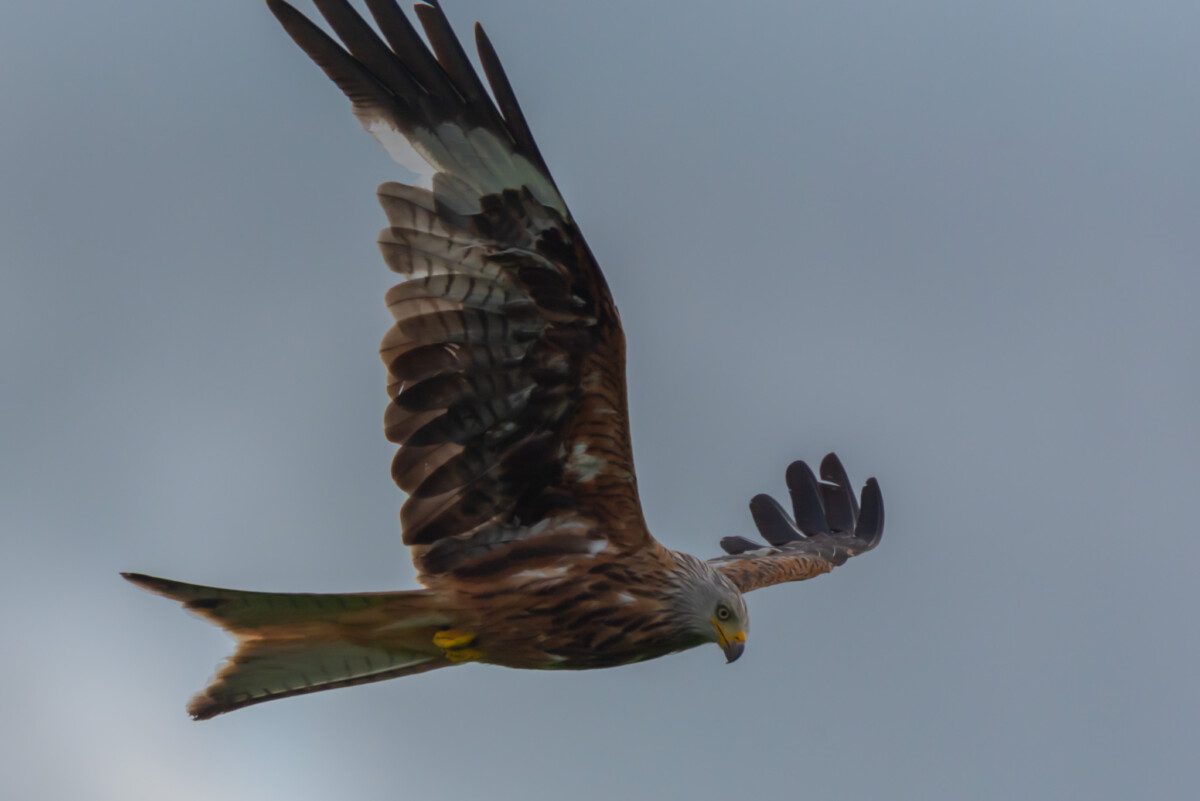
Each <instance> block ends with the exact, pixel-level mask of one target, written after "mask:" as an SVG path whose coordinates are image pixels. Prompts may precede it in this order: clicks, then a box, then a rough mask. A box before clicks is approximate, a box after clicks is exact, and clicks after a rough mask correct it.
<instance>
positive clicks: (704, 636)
mask: <svg viewBox="0 0 1200 801" xmlns="http://www.w3.org/2000/svg"><path fill="white" fill-rule="evenodd" d="M676 557H677V559H678V560H679V561H678V564H679V569H678V570H677V572H676V581H677V583H676V587H675V590H676V591H675V593H674V606H675V612H676V614H677V615H679V618H680V622H681V623H682V624H683V625H684V626H685V627H686V629H687V635H688V636H689V638H691V639H692V640H694V641H695V642H715V643H717V644H718V645H720V646H721V650H722V651H724V652H725V660H726V661H727V662H732V661H734V660H735V659H737V658H738V657H739V656H741V655H742V651H744V650H745V649H746V635H747V633H749V631H750V615H749V613H748V612H747V611H746V601H745V600H744V599H743V598H742V593H741V592H740V591H739V590H738V588H737V587H735V586H734V584H733V582H732V581H730V580H729V579H728V578H726V577H725V575H724V574H722V573H721V572H720V571H718V570H715V569H713V568H712V567H711V566H710V565H709V564H708V563H706V562H703V561H701V560H699V559H697V558H695V557H694V556H690V555H688V554H676Z"/></svg>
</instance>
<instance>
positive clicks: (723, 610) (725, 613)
mask: <svg viewBox="0 0 1200 801" xmlns="http://www.w3.org/2000/svg"><path fill="white" fill-rule="evenodd" d="M732 615H733V612H730V611H729V607H728V606H726V605H725V604H721V605H720V606H718V607H717V620H729V618H730V617H731V616H732Z"/></svg>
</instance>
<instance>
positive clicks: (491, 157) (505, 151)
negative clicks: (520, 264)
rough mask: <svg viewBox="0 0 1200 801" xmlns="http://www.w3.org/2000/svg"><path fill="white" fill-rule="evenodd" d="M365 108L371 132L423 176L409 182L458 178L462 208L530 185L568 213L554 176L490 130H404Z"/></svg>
mask: <svg viewBox="0 0 1200 801" xmlns="http://www.w3.org/2000/svg"><path fill="white" fill-rule="evenodd" d="M357 111H359V110H358V109H356V112H357ZM361 111H362V113H361V114H359V115H357V116H358V118H359V122H361V123H362V126H363V127H364V128H366V129H367V132H368V133H369V134H371V136H373V137H374V138H375V140H376V141H377V142H379V144H381V145H383V149H384V150H386V151H387V153H388V155H389V156H391V157H392V159H393V160H394V161H395V162H396V163H397V164H399V165H400V166H402V167H404V168H405V169H407V170H410V171H411V172H413V173H415V174H416V175H417V176H418V178H417V180H416V181H412V182H406V183H410V185H412V186H419V187H421V188H423V189H432V188H433V176H434V173H437V172H441V173H443V174H444V175H445V176H447V177H451V178H453V179H455V181H454V182H455V183H456V184H458V186H459V188H460V191H459V192H458V193H456V199H457V201H458V202H457V203H452V204H451V205H453V206H455V211H458V212H459V213H460V214H474V213H478V211H479V208H480V207H479V203H478V200H479V198H480V197H482V196H483V195H488V194H497V193H499V192H503V191H504V190H505V189H521V188H527V189H529V191H530V192H531V193H532V194H533V196H534V197H535V198H537V200H538V202H539V203H542V204H543V205H545V206H549V207H550V208H552V209H554V210H556V211H557V212H558V213H559V214H562V215H563V216H564V217H566V216H567V206H566V203H564V202H563V199H562V196H560V195H559V194H558V190H557V189H555V188H554V185H553V184H552V183H551V182H550V179H549V178H548V177H547V176H546V175H544V174H543V173H542V171H541V170H539V169H538V168H537V167H535V166H533V164H532V163H531V162H530V161H529V159H527V158H525V157H524V156H522V155H519V154H517V153H514V152H513V151H512V148H511V147H510V145H509V143H507V142H504V141H502V140H500V139H499V138H497V137H496V135H495V134H493V133H492V132H491V131H488V130H486V129H484V128H473V129H471V130H468V131H464V130H463V129H462V128H460V127H459V126H457V125H455V124H454V123H452V122H443V123H442V124H440V125H438V126H437V128H436V129H435V130H432V131H431V130H429V129H428V128H414V129H413V131H412V133H411V134H405V133H404V132H403V131H401V130H399V129H398V128H397V127H396V126H395V125H393V124H392V122H391V121H390V120H388V119H387V118H386V117H384V116H381V115H380V114H379V112H378V111H374V110H368V109H362V110H361ZM464 190H465V191H464Z"/></svg>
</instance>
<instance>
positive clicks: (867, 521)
mask: <svg viewBox="0 0 1200 801" xmlns="http://www.w3.org/2000/svg"><path fill="white" fill-rule="evenodd" d="M854 535H855V536H856V537H858V538H859V539H861V540H865V541H866V542H867V543H869V545H868V547H870V548H874V547H875V546H876V545H877V544H878V543H879V541H880V540H881V539H882V538H883V492H882V491H881V490H880V489H879V482H878V481H876V480H875V477H874V476H872V477H871V478H868V479H867V483H866V484H864V485H863V489H862V512H861V513H860V514H859V516H858V525H857V526H856V527H855V529H854Z"/></svg>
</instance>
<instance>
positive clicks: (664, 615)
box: [126, 0, 883, 718]
mask: <svg viewBox="0 0 1200 801" xmlns="http://www.w3.org/2000/svg"><path fill="white" fill-rule="evenodd" d="M315 2H316V5H317V7H318V9H319V10H320V12H321V14H322V15H323V16H324V17H325V19H326V21H327V22H328V23H329V25H330V26H331V27H332V29H333V31H334V33H336V35H337V36H338V37H339V38H340V39H341V44H339V43H338V42H336V41H334V40H333V39H332V38H330V37H329V36H328V35H327V34H326V33H324V32H323V31H322V30H321V29H319V28H318V27H316V26H315V25H313V24H312V23H311V22H310V21H309V20H308V19H306V18H305V17H304V16H303V15H301V14H300V13H299V12H297V11H296V10H295V9H293V8H292V7H291V6H289V5H287V4H286V3H285V2H282V0H268V5H269V6H270V8H271V10H272V12H273V13H274V14H275V15H276V17H277V18H278V19H279V20H280V22H281V23H282V24H283V27H284V28H285V30H286V31H287V32H288V34H289V35H290V36H291V37H292V38H293V39H294V40H295V41H296V42H297V44H299V45H300V47H301V48H302V49H303V50H304V51H305V52H306V53H307V54H308V55H309V57H311V58H312V59H313V60H314V61H315V62H316V63H317V64H318V65H319V66H320V67H321V68H322V69H323V70H324V71H325V72H326V74H327V75H328V76H329V77H330V78H332V79H333V80H334V82H335V83H337V85H338V86H339V87H340V88H341V89H342V91H343V92H345V94H346V95H347V96H348V97H349V98H350V100H351V103H352V107H353V111H354V114H355V116H356V117H358V119H359V121H360V122H361V123H362V124H363V126H364V127H365V128H366V129H367V130H368V131H369V132H370V133H371V134H372V135H373V136H375V137H376V139H378V140H379V141H380V142H381V143H382V144H383V145H384V147H385V148H386V149H387V150H388V152H389V153H390V154H392V155H393V156H394V157H395V158H396V159H397V160H399V161H401V162H402V163H404V164H406V165H412V164H417V166H420V165H421V164H424V165H425V166H426V167H429V168H431V172H430V173H429V174H428V175H426V176H425V178H426V179H427V186H417V185H406V184H400V183H394V182H388V183H385V184H383V185H382V186H381V187H380V188H379V198H380V202H381V204H382V206H383V209H384V212H385V214H386V216H387V220H388V225H387V227H386V228H384V230H383V232H382V233H381V234H380V237H379V245H380V249H381V251H382V254H383V257H384V260H385V261H386V262H387V264H388V266H389V267H390V268H391V269H392V270H393V271H394V272H396V273H398V274H399V275H400V276H401V281H400V283H398V284H397V285H396V286H394V287H393V288H392V289H391V290H390V291H389V292H388V293H387V296H386V301H387V304H388V307H389V309H390V310H391V312H392V316H393V318H394V320H395V323H394V325H393V326H392V327H391V329H390V330H389V331H388V332H387V334H386V335H385V337H384V339H383V343H382V345H381V347H380V354H381V356H382V358H383V361H384V364H385V365H386V367H387V372H388V395H389V404H388V407H387V411H386V412H385V415H384V430H385V434H386V436H387V437H388V438H389V439H390V440H392V441H393V442H395V443H397V444H398V445H399V446H400V447H399V449H398V451H397V453H396V457H395V459H394V461H393V463H392V475H393V478H394V479H395V480H396V483H397V484H398V485H399V486H400V488H401V489H402V490H404V491H405V492H407V493H408V500H407V501H406V502H405V504H404V507H403V510H402V511H401V522H402V527H403V539H404V542H405V544H406V545H408V546H409V547H410V549H411V553H412V558H413V561H414V564H415V565H416V567H417V571H418V579H419V580H420V582H421V584H422V585H423V587H424V589H420V590H409V591H399V592H390V593H358V594H346V595H341V594H338V595H312V594H289V593H258V592H245V591H238V590H225V589H219V588H213V587H205V586H200V585H194V584H186V583H183V582H177V581H171V580H168V579H160V578H153V577H150V576H145V575H142V574H126V577H127V578H129V579H130V580H131V581H134V582H135V583H137V584H139V585H141V586H143V587H145V588H147V589H150V590H152V591H155V592H158V593H160V594H163V595H166V596H168V597H171V598H174V599H176V600H178V601H181V602H183V603H184V605H185V606H186V607H187V608H189V609H191V610H193V611H195V612H197V613H198V614H200V615H202V616H204V617H206V618H207V619H209V620H211V621H213V622H215V623H217V624H218V625H220V626H222V627H224V628H225V629H226V630H228V631H229V632H231V633H232V634H234V635H235V636H236V637H237V638H238V640H239V647H238V650H237V652H236V653H235V654H234V656H233V657H231V659H230V661H229V662H228V663H227V664H226V665H225V667H224V668H223V669H222V670H221V672H220V673H219V674H218V675H217V677H216V679H215V680H214V681H213V683H212V684H210V686H209V687H208V688H207V689H206V690H204V691H203V692H202V693H201V694H199V695H198V696H196V697H195V698H194V699H193V700H192V703H191V705H190V706H189V711H190V712H191V713H192V714H193V715H194V716H195V717H197V718H207V717H211V716H213V715H216V714H220V713H222V712H226V711H229V710H232V709H237V708H240V707H243V706H247V705H249V704H253V703H257V702H260V701H265V700H270V699H273V698H281V697H286V696H289V695H297V694H301V693H306V692H313V691H316V690H324V689H330V688H333V687H342V686H347V685H351V684H360V683H364V682H371V681H378V680H381V679H386V678H392V677H396V676H404V675H411V674H414V673H420V672H424V671H427V670H431V669H436V668H442V667H447V666H450V665H453V664H458V663H461V662H483V663H488V664H495V665H502V666H506V667H514V668H531V669H586V668H600V667H612V666H616V665H624V664H630V663H634V662H640V661H644V660H646V659H652V658H655V657H659V656H663V655H665V654H669V653H673V652H676V651H680V650H684V649H687V648H691V647H694V646H696V645H700V644H702V643H708V642H715V643H717V644H719V645H720V646H721V648H722V650H723V651H724V652H725V655H726V658H727V659H728V660H729V661H732V660H734V659H736V658H737V657H738V656H740V655H741V653H742V650H743V648H744V646H745V641H746V634H747V631H748V627H749V617H748V614H747V612H746V607H745V602H744V600H743V598H742V593H744V592H748V591H750V590H752V589H756V588H758V587H763V586H767V585H770V584H774V583H779V582H782V581H797V580H802V579H807V578H811V577H813V576H816V575H820V574H821V573H824V572H827V571H829V570H830V569H832V568H833V567H834V566H835V565H839V564H841V563H843V562H844V561H845V560H846V559H848V558H849V557H850V556H853V555H855V554H857V553H861V552H862V551H865V550H869V549H870V548H872V547H874V545H875V544H876V543H877V542H878V540H879V537H880V535H881V533H882V526H883V517H882V515H883V509H882V500H881V498H880V495H879V490H878V485H877V484H875V482H874V479H871V480H870V481H868V483H867V485H866V487H865V488H864V490H863V495H862V507H861V509H860V508H859V503H858V501H857V500H856V498H855V496H854V493H853V492H852V490H851V488H850V483H849V480H848V479H847V478H846V475H845V471H844V470H843V468H842V466H841V463H840V462H839V461H838V460H837V458H836V457H834V456H833V455H832V454H830V455H829V456H827V457H826V458H825V460H824V461H822V463H821V466H820V477H821V480H819V481H818V479H817V478H816V476H814V474H813V472H812V471H811V470H810V469H809V468H808V467H807V466H806V465H804V463H802V462H796V463H794V464H793V465H792V466H791V467H790V468H789V469H788V476H787V483H788V488H789V490H790V492H791V495H792V501H793V509H794V512H795V523H793V522H792V521H791V520H789V519H788V516H787V515H786V514H785V513H784V512H783V511H782V510H781V509H780V507H779V506H778V504H776V503H775V502H774V501H772V500H771V499H770V498H767V497H766V496H757V497H756V498H755V499H754V500H753V501H752V502H751V512H752V514H753V515H754V519H755V522H756V524H757V525H758V528H759V531H760V532H761V533H762V535H763V537H764V538H765V539H766V540H767V544H763V543H755V542H752V541H750V540H746V539H743V538H740V537H728V538H725V539H724V540H722V546H723V547H724V548H725V550H726V551H727V553H728V554H729V555H727V556H724V557H719V558H717V559H711V560H708V561H704V560H700V559H697V558H696V557H693V556H690V555H688V554H684V553H681V552H676V551H672V550H670V549H668V548H666V547H664V546H663V545H661V544H660V543H659V542H657V541H656V540H655V539H654V537H652V536H651V534H650V532H649V530H648V529H647V527H646V523H645V520H644V519H643V516H642V509H641V502H640V500H639V498H638V490H637V479H636V475H635V472H634V466H633V456H632V448H631V445H630V437H629V415H628V409H627V404H626V391H625V338H624V333H623V332H622V329H621V324H620V318H619V315H618V313H617V309H616V305H615V303H614V302H613V299H612V296H611V295H610V293H609V290H608V286H607V284H606V282H605V280H604V277H603V274H602V273H601V271H600V268H599V266H598V265H597V263H596V261H595V258H594V257H593V255H592V253H591V251H590V249H589V248H588V246H587V243H586V241H585V240H584V238H583V236H582V234H581V232H580V231H579V228H578V226H577V225H576V223H575V221H574V219H573V218H572V216H571V214H570V211H569V210H568V208H567V205H566V202H565V201H564V200H563V197H562V195H561V193H560V192H559V190H558V187H557V186H556V185H555V183H554V180H553V179H552V177H551V176H550V172H549V169H548V168H547V167H546V164H545V162H544V160H543V159H542V157H541V154H540V152H539V151H538V148H537V145H536V144H535V143H534V140H533V137H532V135H531V133H530V132H529V128H528V125H527V123H526V121H525V118H524V115H523V114H522V112H521V110H520V107H519V106H518V105H517V102H516V98H515V95H514V94H513V92H512V88H511V86H510V85H509V83H508V80H507V78H506V77H505V75H504V71H503V69H502V68H501V67H500V62H499V59H498V58H497V56H496V54H495V51H494V49H493V48H492V46H491V44H490V42H489V41H488V40H487V37H486V36H485V35H484V34H483V31H482V29H481V28H479V27H478V26H477V27H476V40H477V44H478V49H479V56H480V61H481V62H482V64H483V68H484V73H485V74H486V76H487V79H488V82H489V84H490V86H491V96H490V97H489V94H488V91H487V90H486V89H485V88H484V86H483V84H482V82H481V81H480V80H479V78H478V76H477V75H476V73H475V70H474V68H473V67H472V66H471V64H470V62H469V61H468V60H467V58H466V55H465V53H464V52H463V50H462V47H461V45H460V44H459V43H458V40H457V39H456V38H455V36H454V34H453V32H452V31H451V29H450V25H449V23H448V22H447V20H446V18H445V16H444V15H443V14H442V12H441V9H440V8H439V7H438V6H437V5H436V3H432V4H428V5H418V6H417V8H416V11H417V16H418V17H419V19H420V22H421V24H422V26H423V28H424V31H425V35H426V38H427V40H428V46H427V45H426V43H425V42H423V41H422V40H421V38H420V36H419V35H418V34H417V33H416V30H415V28H414V27H413V26H412V24H411V23H410V22H409V21H408V20H407V18H406V17H405V16H404V14H403V13H402V12H401V11H400V10H399V8H398V7H397V6H396V5H395V4H394V0H367V6H368V8H369V9H370V11H371V14H372V15H373V17H374V18H375V22H376V24H377V26H378V29H379V31H380V33H381V34H382V38H381V37H380V35H379V34H377V33H376V32H375V30H373V29H372V28H371V27H370V26H369V25H368V24H367V23H366V22H365V21H364V20H363V19H362V18H361V17H359V16H358V14H357V12H355V11H354V10H353V8H352V7H351V6H350V5H349V3H348V2H346V0H315ZM493 98H494V101H493ZM414 156H415V161H414V158H413V157H414Z"/></svg>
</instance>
